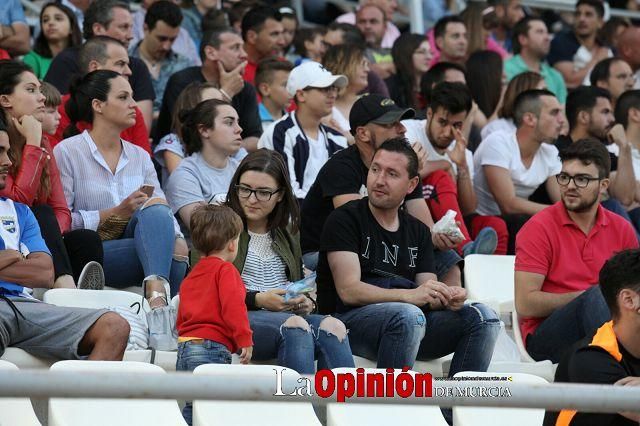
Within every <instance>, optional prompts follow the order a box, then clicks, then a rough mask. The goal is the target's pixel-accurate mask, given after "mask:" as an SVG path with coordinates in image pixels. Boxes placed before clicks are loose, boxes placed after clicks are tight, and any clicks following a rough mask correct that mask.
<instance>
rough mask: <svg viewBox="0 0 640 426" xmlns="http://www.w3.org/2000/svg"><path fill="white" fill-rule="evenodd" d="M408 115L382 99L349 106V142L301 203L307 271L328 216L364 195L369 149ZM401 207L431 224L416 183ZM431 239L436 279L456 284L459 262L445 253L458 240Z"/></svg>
mask: <svg viewBox="0 0 640 426" xmlns="http://www.w3.org/2000/svg"><path fill="white" fill-rule="evenodd" d="M413 116H414V111H413V110H412V109H410V108H406V109H403V108H400V107H398V106H397V105H396V104H395V103H394V102H393V101H392V100H391V99H389V98H386V97H384V96H382V95H368V96H363V97H361V98H360V99H358V100H357V101H356V103H355V104H354V105H353V107H352V108H351V113H350V114H349V122H350V123H349V124H350V126H351V133H352V134H353V135H354V139H355V143H354V144H353V145H352V146H350V147H348V148H346V149H343V150H342V151H339V152H337V153H335V154H334V155H333V156H332V157H331V158H330V159H329V160H328V161H327V162H326V163H325V165H324V166H323V167H322V169H320V172H319V173H318V176H317V177H316V180H315V182H314V184H313V185H312V186H311V188H310V189H309V192H308V193H307V196H306V198H305V199H304V202H303V203H302V212H301V217H302V226H301V228H302V229H301V236H300V243H301V246H302V252H303V253H304V264H305V266H306V267H307V268H309V269H315V268H316V265H317V263H318V251H319V249H320V237H321V235H322V229H323V227H324V224H325V221H326V220H327V217H328V216H329V214H330V213H331V212H332V211H333V210H334V209H336V208H338V207H340V206H342V205H343V204H345V203H347V202H349V201H351V200H358V199H360V198H362V197H365V196H366V195H367V173H368V171H369V166H370V165H371V160H372V158H373V153H374V151H375V150H376V149H377V148H378V147H379V146H380V145H381V144H382V143H383V142H384V141H386V140H387V139H390V138H395V137H402V136H403V135H404V133H405V131H406V129H405V127H404V125H403V124H402V123H400V121H401V120H405V119H409V118H412V117H413ZM413 148H414V149H415V150H416V152H417V153H418V156H419V157H421V156H422V157H424V156H425V151H424V148H423V147H422V145H420V143H418V142H416V143H414V144H413ZM404 207H405V209H406V211H407V212H408V213H409V214H411V215H412V216H413V217H415V218H417V219H419V220H420V221H421V222H423V223H424V224H426V225H427V226H429V227H432V226H433V219H432V218H431V214H430V213H429V209H428V208H427V203H426V202H425V201H424V198H423V196H422V188H421V187H420V185H418V186H416V187H415V189H414V190H413V191H412V192H411V193H410V194H407V196H406V197H405V201H404ZM432 241H433V244H434V245H435V246H436V247H437V248H438V249H440V250H442V251H439V252H436V253H437V255H436V261H435V263H436V272H437V274H438V276H439V277H440V279H441V280H442V281H445V282H447V283H450V284H451V283H459V280H460V271H459V268H457V267H456V266H455V265H456V264H457V263H458V262H460V260H461V259H460V257H459V256H458V255H457V254H456V253H455V252H454V251H452V250H448V249H450V248H452V247H455V246H456V245H457V244H458V243H459V242H460V241H459V240H454V239H451V238H449V237H448V236H446V235H443V234H434V235H432Z"/></svg>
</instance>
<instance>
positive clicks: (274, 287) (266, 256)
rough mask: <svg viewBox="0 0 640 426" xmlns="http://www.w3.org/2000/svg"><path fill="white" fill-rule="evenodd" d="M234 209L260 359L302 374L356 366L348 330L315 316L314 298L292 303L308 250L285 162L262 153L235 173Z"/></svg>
mask: <svg viewBox="0 0 640 426" xmlns="http://www.w3.org/2000/svg"><path fill="white" fill-rule="evenodd" d="M227 197H228V198H227V204H228V205H229V206H230V207H231V208H232V209H233V210H234V211H235V212H236V213H238V215H240V217H241V218H242V221H243V223H244V227H245V229H244V231H243V232H242V233H241V234H240V241H239V243H238V255H237V256H236V259H235V261H234V264H235V266H236V268H238V271H240V274H241V276H242V280H243V281H244V283H245V286H246V288H247V297H246V303H247V309H248V311H249V323H250V324H251V329H252V330H253V342H254V347H253V359H255V360H258V361H260V360H262V361H265V360H270V359H274V358H277V359H278V364H279V365H282V366H284V367H288V368H292V369H294V370H296V371H297V372H298V373H301V374H312V373H313V372H314V371H315V366H314V360H315V359H317V360H318V369H323V368H336V367H353V366H354V363H353V356H352V354H351V348H350V346H349V340H348V337H347V330H346V328H345V326H344V324H343V323H342V322H341V321H340V320H337V319H335V318H332V317H330V316H323V315H314V314H312V312H313V311H314V310H315V302H314V301H313V299H311V297H310V296H307V295H298V296H295V297H292V298H290V299H289V300H286V299H285V290H284V289H283V287H284V285H285V284H286V283H287V282H289V281H297V280H300V279H302V278H303V277H304V274H303V269H302V252H301V250H300V240H299V234H298V229H299V224H300V215H299V209H298V202H297V200H296V198H295V196H294V194H293V191H292V190H291V184H290V183H289V172H288V169H287V166H286V164H285V162H284V159H283V158H282V156H281V155H280V154H278V153H277V152H275V151H270V150H267V149H260V150H258V151H256V152H253V153H251V154H249V155H247V156H246V157H245V158H244V160H242V162H241V163H240V165H239V166H238V169H237V170H236V173H235V174H234V175H233V179H232V180H231V185H230V187H229V192H228V196H227Z"/></svg>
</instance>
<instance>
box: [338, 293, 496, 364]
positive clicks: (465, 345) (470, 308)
mask: <svg viewBox="0 0 640 426" xmlns="http://www.w3.org/2000/svg"><path fill="white" fill-rule="evenodd" d="M337 317H338V318H339V319H341V320H342V321H343V322H344V323H345V325H346V326H347V328H348V329H349V342H350V344H351V349H352V351H353V353H354V354H355V355H359V356H362V357H365V358H369V359H377V360H378V364H377V366H378V368H402V367H405V366H407V367H410V368H411V367H413V364H414V362H415V361H416V359H423V360H428V359H435V358H440V357H442V356H444V355H447V354H450V353H452V352H453V360H452V362H451V368H450V370H449V376H450V377H451V376H453V375H454V374H456V373H457V372H460V371H486V370H487V367H488V366H489V362H490V361H491V355H492V354H493V347H494V345H495V342H496V339H497V337H498V332H499V331H500V321H499V319H498V316H497V315H496V313H495V312H494V311H493V310H491V309H490V308H488V307H486V306H485V305H483V304H481V303H473V304H470V305H464V307H463V308H462V309H460V310H459V311H450V310H440V311H426V312H423V310H422V309H420V308H419V307H417V306H414V305H411V304H408V303H399V302H387V303H376V304H373V305H367V306H362V307H359V308H355V309H352V310H350V311H348V312H346V313H343V314H339V315H337Z"/></svg>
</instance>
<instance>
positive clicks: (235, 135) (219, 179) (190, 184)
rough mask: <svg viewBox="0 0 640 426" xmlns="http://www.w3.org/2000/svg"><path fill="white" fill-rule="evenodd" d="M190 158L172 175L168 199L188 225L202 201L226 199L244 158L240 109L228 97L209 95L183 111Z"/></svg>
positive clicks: (176, 212) (183, 137) (183, 138)
mask: <svg viewBox="0 0 640 426" xmlns="http://www.w3.org/2000/svg"><path fill="white" fill-rule="evenodd" d="M180 122H181V123H182V141H183V142H184V144H185V148H186V150H187V154H188V155H189V156H188V157H187V158H185V159H184V160H182V162H181V163H180V165H179V166H178V168H176V169H175V170H174V172H173V173H171V176H169V182H168V183H167V185H166V190H167V199H168V200H169V204H170V205H171V208H172V209H173V213H174V214H178V215H179V217H180V219H181V220H182V223H183V224H184V225H186V226H187V227H188V225H189V220H190V219H191V213H192V212H193V210H194V209H195V208H196V207H198V206H199V205H200V204H203V203H210V202H212V201H218V202H219V201H224V199H225V198H226V193H227V188H228V187H229V182H231V178H232V177H233V173H234V172H235V170H236V168H237V167H238V164H239V163H240V161H241V160H242V158H238V157H241V156H239V155H236V154H237V153H238V151H240V148H241V147H242V136H241V134H240V133H241V132H242V128H241V127H240V125H239V124H238V113H237V112H236V110H235V109H234V108H233V107H232V106H231V104H229V103H228V102H226V101H220V100H217V99H209V100H206V101H202V102H200V103H199V104H198V105H196V106H195V108H193V109H192V110H185V111H182V112H181V113H180Z"/></svg>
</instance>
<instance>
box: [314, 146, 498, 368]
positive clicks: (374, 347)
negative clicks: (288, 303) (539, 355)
mask: <svg viewBox="0 0 640 426" xmlns="http://www.w3.org/2000/svg"><path fill="white" fill-rule="evenodd" d="M419 182H420V177H419V175H418V156H417V155H416V153H415V152H414V150H413V149H412V148H411V146H410V145H409V143H408V141H407V140H406V139H404V138H402V137H398V138H393V139H389V140H387V141H385V142H383V143H382V144H381V145H380V147H379V148H378V149H377V150H376V151H375V154H374V155H373V158H372V160H371V166H370V167H369V173H368V175H367V182H366V188H367V192H368V197H364V198H361V199H357V200H353V201H350V202H348V203H347V204H345V205H344V206H342V207H340V208H338V209H336V210H334V211H333V212H332V213H331V214H330V215H329V217H328V219H327V221H326V224H325V227H324V231H323V234H322V242H321V249H320V261H319V264H318V279H317V281H318V308H319V311H320V312H321V313H323V314H331V313H335V315H336V317H337V318H340V319H341V320H342V321H343V322H344V323H345V325H346V326H347V328H348V329H349V343H350V345H351V349H352V351H353V353H354V354H356V355H359V356H363V357H367V358H370V359H376V360H377V366H378V368H402V367H410V368H411V367H412V366H413V364H414V362H415V360H416V358H418V359H434V358H439V357H442V356H444V355H446V354H449V353H453V354H454V355H453V360H452V362H451V368H450V370H449V377H452V376H453V375H454V374H455V373H457V372H460V371H486V369H487V367H488V366H489V361H490V360H491V355H492V352H493V348H494V345H495V341H496V337H497V335H498V331H499V328H500V321H499V320H498V318H497V315H496V313H495V312H493V311H492V310H491V309H489V308H488V307H486V306H485V305H483V304H481V303H471V304H465V303H464V302H465V299H466V291H465V289H464V288H462V287H461V286H460V285H447V284H444V283H442V282H439V281H437V278H436V274H435V267H434V259H433V246H432V243H431V235H430V232H429V228H427V226H425V225H424V223H422V222H420V221H419V220H418V219H416V218H414V217H412V216H411V215H410V214H408V213H407V212H406V211H405V210H404V209H401V206H402V204H403V203H404V202H405V197H406V196H407V195H408V194H410V193H412V192H413V191H414V189H415V188H416V187H417V186H418V184H419Z"/></svg>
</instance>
